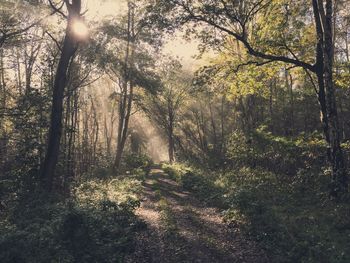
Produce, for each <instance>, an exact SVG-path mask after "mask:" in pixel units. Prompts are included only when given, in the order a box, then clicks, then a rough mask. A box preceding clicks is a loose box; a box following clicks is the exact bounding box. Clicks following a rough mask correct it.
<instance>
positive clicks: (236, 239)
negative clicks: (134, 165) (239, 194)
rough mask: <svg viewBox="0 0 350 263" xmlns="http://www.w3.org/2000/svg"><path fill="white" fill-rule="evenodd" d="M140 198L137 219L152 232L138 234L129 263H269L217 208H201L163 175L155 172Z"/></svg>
mask: <svg viewBox="0 0 350 263" xmlns="http://www.w3.org/2000/svg"><path fill="white" fill-rule="evenodd" d="M141 199H142V204H141V207H140V208H139V209H138V210H137V215H138V216H139V217H140V218H141V219H142V220H144V221H145V222H146V224H147V229H146V230H145V231H142V232H140V233H139V234H138V237H137V241H136V250H135V252H134V254H133V255H131V257H130V258H128V259H127V262H133V263H141V262H145V263H146V262H147V263H149V262H161V263H168V262H174V263H175V262H176V263H178V262H208V263H209V262H210V263H215V262H220V263H225V262H240V263H241V262H254V263H259V262H267V260H264V257H263V256H261V255H262V253H261V252H259V250H258V249H257V248H256V246H255V245H254V243H252V242H249V241H248V240H246V239H245V238H244V237H243V236H242V234H240V233H239V231H238V230H237V229H230V228H229V227H228V226H227V225H226V224H225V223H224V222H223V221H222V217H221V215H220V213H219V211H218V210H217V209H215V208H211V207H207V206H206V205H204V204H202V203H201V202H200V201H199V200H198V199H196V198H195V197H194V196H193V195H191V193H189V192H186V191H184V190H183V189H182V187H181V186H180V185H178V184H177V183H176V182H174V181H173V180H171V179H170V178H169V176H168V175H167V174H166V173H165V172H164V171H163V170H161V169H159V168H153V169H152V170H151V172H150V174H149V175H148V176H147V178H146V180H145V181H144V183H143V192H142V193H141Z"/></svg>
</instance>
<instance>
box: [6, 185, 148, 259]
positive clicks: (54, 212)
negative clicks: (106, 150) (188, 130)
mask: <svg viewBox="0 0 350 263" xmlns="http://www.w3.org/2000/svg"><path fill="white" fill-rule="evenodd" d="M138 185H140V182H138V181H136V180H135V179H129V180H127V179H123V180H112V181H107V182H106V181H90V182H86V183H84V184H82V185H80V186H79V187H77V189H76V190H75V191H74V193H75V194H74V195H73V196H72V198H71V199H70V200H69V201H65V202H63V201H60V200H59V199H56V200H47V199H46V198H45V197H43V196H37V197H36V198H32V199H29V200H25V201H22V202H21V203H19V204H18V206H17V207H16V209H14V210H13V212H12V213H11V214H9V215H8V217H7V218H6V219H3V220H1V221H0V222H1V223H0V262H4V263H6V262H9V263H10V262H11V263H12V262H35V263H36V262H123V258H124V257H125V255H127V254H128V253H130V252H131V251H132V250H133V238H134V234H135V232H136V231H138V230H139V229H140V228H142V227H143V226H144V225H143V224H142V222H139V221H138V219H137V217H136V216H135V215H134V213H133V211H134V210H135V208H137V207H138V206H139V205H140V202H139V200H138V199H137V196H136V194H135V191H137V189H138ZM133 188H135V189H133ZM100 191H101V192H102V193H103V194H101V195H99V194H98V192H100Z"/></svg>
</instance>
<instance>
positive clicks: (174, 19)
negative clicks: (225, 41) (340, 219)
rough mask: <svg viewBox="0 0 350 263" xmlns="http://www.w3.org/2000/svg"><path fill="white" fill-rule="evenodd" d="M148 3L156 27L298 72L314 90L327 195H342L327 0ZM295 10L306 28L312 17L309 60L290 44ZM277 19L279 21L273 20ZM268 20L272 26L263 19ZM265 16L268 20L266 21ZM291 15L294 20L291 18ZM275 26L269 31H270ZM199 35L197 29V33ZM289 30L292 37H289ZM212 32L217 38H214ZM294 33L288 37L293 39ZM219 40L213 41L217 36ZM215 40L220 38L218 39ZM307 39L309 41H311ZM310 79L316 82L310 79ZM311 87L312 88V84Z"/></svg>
mask: <svg viewBox="0 0 350 263" xmlns="http://www.w3.org/2000/svg"><path fill="white" fill-rule="evenodd" d="M155 2H156V5H154V3H153V4H152V6H153V7H152V10H153V12H151V15H150V16H149V19H150V20H152V21H154V20H156V21H158V22H160V23H159V24H160V25H162V26H163V27H168V28H169V27H170V28H176V27H177V26H181V25H185V24H188V23H190V22H192V23H195V24H196V25H198V27H197V28H194V29H193V28H190V30H191V31H195V32H196V30H197V32H198V31H200V35H201V38H202V39H204V40H206V41H207V43H208V40H210V41H211V42H209V43H211V44H216V45H217V44H218V43H220V41H222V38H225V37H233V38H234V39H236V40H237V41H238V42H240V43H241V44H242V45H243V46H244V47H245V49H246V50H247V52H248V54H249V55H250V56H251V57H254V58H256V59H257V60H256V61H249V62H248V63H249V64H252V63H254V64H256V65H262V64H267V63H271V62H283V63H287V64H290V65H293V66H294V67H301V68H303V69H304V70H305V71H306V72H307V74H308V75H309V77H310V78H311V79H312V82H313V83H314V84H315V88H316V90H317V96H318V101H319V105H320V111H321V122H322V125H323V133H324V137H325V140H326V142H327V145H328V151H327V157H328V161H329V163H330V165H331V171H332V186H331V194H332V195H333V196H338V195H340V194H341V193H344V192H346V191H347V190H348V176H347V174H346V169H345V163H344V156H343V150H342V148H341V145H340V133H339V121H338V112H337V104H336V97H335V87H334V81H333V61H334V36H333V4H334V3H333V1H332V0H312V1H311V5H310V4H307V2H306V1H304V0H301V1H290V0H284V1H271V0H258V1H253V0H248V1H247V0H239V1H226V0H220V1H214V0H206V1H197V0H195V1H187V0H171V1H164V0H157V1H155ZM293 8H294V9H295V10H298V12H297V13H298V14H299V16H303V15H304V17H302V18H301V19H303V21H304V22H303V23H304V24H307V23H308V22H307V17H308V15H310V14H312V15H313V25H312V24H310V22H309V25H308V26H309V27H311V28H313V33H312V36H315V37H314V38H315V41H314V48H313V53H314V55H313V56H312V55H311V56H309V57H308V56H304V59H303V58H300V57H301V56H302V55H303V50H301V49H300V48H301V47H299V46H298V45H293V43H295V42H296V41H298V40H299V39H300V38H299V36H300V34H297V33H300V32H298V30H299V31H300V29H298V27H296V26H295V25H292V24H291V21H292V19H291V18H292V17H293V16H291V12H293ZM277 14H281V19H276V16H277ZM269 15H272V16H274V17H275V18H274V20H275V23H273V22H272V20H268V17H269ZM272 16H271V17H272ZM295 17H296V16H294V18H295ZM271 26H272V27H275V28H274V29H275V30H274V31H272V30H270V29H271ZM203 28H204V30H201V29H203ZM289 28H292V29H293V31H294V32H290V30H289ZM215 32H217V33H215ZM293 33H294V35H293ZM217 36H219V37H217ZM220 36H221V37H220ZM312 36H311V38H312ZM313 75H314V76H316V79H317V80H316V81H314V80H313ZM316 83H317V84H316Z"/></svg>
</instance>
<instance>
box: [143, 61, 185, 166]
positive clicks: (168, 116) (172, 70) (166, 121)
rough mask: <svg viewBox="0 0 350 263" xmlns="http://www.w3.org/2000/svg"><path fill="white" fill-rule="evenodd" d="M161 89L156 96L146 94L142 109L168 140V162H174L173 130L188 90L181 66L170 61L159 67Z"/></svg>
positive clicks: (176, 62)
mask: <svg viewBox="0 0 350 263" xmlns="http://www.w3.org/2000/svg"><path fill="white" fill-rule="evenodd" d="M160 67H161V72H160V77H161V81H162V87H161V90H160V91H159V92H157V93H156V94H150V93H148V94H146V96H145V97H144V98H143V99H142V101H143V105H142V108H143V110H144V112H146V113H147V115H148V116H149V118H150V119H151V120H152V121H154V122H155V123H156V124H157V125H158V126H159V127H160V128H161V129H162V130H163V131H164V133H165V134H166V136H167V139H168V154H169V162H170V163H173V162H174V161H175V129H176V125H177V122H178V117H179V111H180V108H181V107H182V106H183V105H184V101H185V98H186V96H187V95H188V92H189V88H190V85H191V83H190V81H188V79H187V80H186V79H185V76H186V75H185V73H184V72H183V71H182V70H181V64H180V63H179V62H178V61H176V60H170V61H168V62H165V63H164V64H163V65H160Z"/></svg>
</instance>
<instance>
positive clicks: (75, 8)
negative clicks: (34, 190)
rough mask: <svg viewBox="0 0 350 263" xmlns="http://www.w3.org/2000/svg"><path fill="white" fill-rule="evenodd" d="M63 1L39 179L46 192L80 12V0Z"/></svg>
mask: <svg viewBox="0 0 350 263" xmlns="http://www.w3.org/2000/svg"><path fill="white" fill-rule="evenodd" d="M65 3H66V6H67V9H68V12H69V15H68V25H67V28H66V36H65V39H64V43H63V47H62V53H61V58H60V60H59V63H58V67H57V71H56V76H55V81H54V85H53V94H52V108H51V119H50V129H49V135H48V146H47V150H46V156H45V160H44V162H43V164H42V167H41V171H40V177H41V181H42V182H43V186H44V188H45V190H46V191H48V192H51V191H52V188H53V182H54V176H55V169H56V165H57V162H58V156H59V151H60V142H61V136H62V115H63V99H64V90H65V87H66V84H67V83H66V82H67V71H68V67H69V64H70V61H71V59H72V58H73V56H74V54H75V52H76V50H77V41H76V40H75V39H74V35H73V32H72V24H73V20H74V19H77V18H80V12H81V0H72V3H69V1H65Z"/></svg>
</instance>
